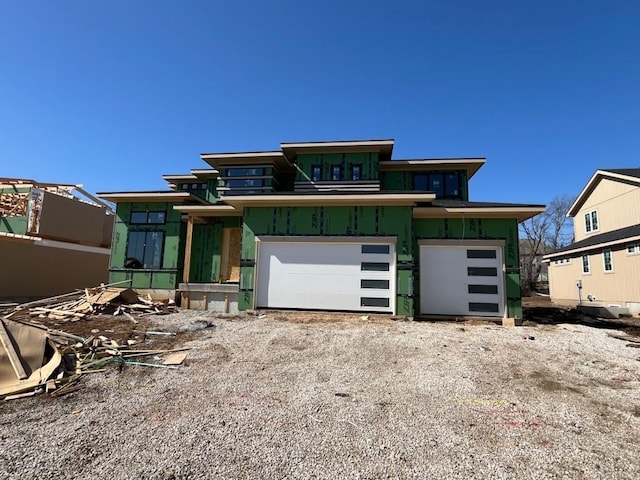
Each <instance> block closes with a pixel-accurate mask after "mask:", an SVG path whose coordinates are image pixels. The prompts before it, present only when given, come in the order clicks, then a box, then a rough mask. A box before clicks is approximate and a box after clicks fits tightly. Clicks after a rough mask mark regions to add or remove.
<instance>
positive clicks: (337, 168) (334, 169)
mask: <svg viewBox="0 0 640 480" xmlns="http://www.w3.org/2000/svg"><path fill="white" fill-rule="evenodd" d="M336 172H338V175H337V177H338V178H336ZM331 181H332V182H340V181H342V165H331Z"/></svg>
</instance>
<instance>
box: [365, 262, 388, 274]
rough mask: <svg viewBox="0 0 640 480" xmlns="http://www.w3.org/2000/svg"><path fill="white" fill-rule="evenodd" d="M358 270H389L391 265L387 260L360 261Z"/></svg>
mask: <svg viewBox="0 0 640 480" xmlns="http://www.w3.org/2000/svg"><path fill="white" fill-rule="evenodd" d="M360 271H362V272H389V271H391V265H390V264H389V262H361V263H360Z"/></svg>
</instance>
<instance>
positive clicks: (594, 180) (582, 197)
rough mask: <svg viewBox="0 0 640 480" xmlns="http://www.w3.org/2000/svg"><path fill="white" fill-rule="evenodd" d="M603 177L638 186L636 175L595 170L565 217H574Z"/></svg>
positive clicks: (639, 183) (638, 181) (639, 180)
mask: <svg viewBox="0 0 640 480" xmlns="http://www.w3.org/2000/svg"><path fill="white" fill-rule="evenodd" d="M603 178H610V179H612V180H620V181H623V182H631V183H635V184H636V185H639V186H640V179H639V178H637V177H633V176H630V175H623V174H621V173H615V172H609V171H608V170H596V173H594V174H593V175H592V176H591V178H590V179H589V181H588V182H587V184H586V185H585V187H584V188H583V189H582V191H581V192H580V194H579V195H578V197H577V198H576V200H575V201H574V202H573V204H572V205H571V207H569V211H568V212H567V217H575V216H576V215H577V213H578V211H579V210H580V208H581V207H582V205H583V204H584V202H586V200H587V198H588V197H589V195H591V193H593V191H594V190H595V188H596V187H597V186H598V183H600V180H602V179H603Z"/></svg>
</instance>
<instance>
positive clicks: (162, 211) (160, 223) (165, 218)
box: [129, 210, 167, 225]
mask: <svg viewBox="0 0 640 480" xmlns="http://www.w3.org/2000/svg"><path fill="white" fill-rule="evenodd" d="M154 213H155V214H162V221H161V222H150V221H149V215H150V214H154ZM136 214H144V216H145V220H144V222H139V221H134V220H133V216H134V215H136ZM166 223H167V211H166V210H132V211H131V213H130V214H129V225H164V224H166Z"/></svg>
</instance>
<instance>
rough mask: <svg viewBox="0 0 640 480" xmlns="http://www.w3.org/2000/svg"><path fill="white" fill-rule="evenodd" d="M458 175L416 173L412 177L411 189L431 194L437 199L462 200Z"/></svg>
mask: <svg viewBox="0 0 640 480" xmlns="http://www.w3.org/2000/svg"><path fill="white" fill-rule="evenodd" d="M460 183H461V178H460V174H459V173H442V172H433V173H417V174H415V175H414V177H413V189H414V190H422V191H428V192H433V193H435V194H436V197H437V198H453V199H460V198H462V188H461V185H460Z"/></svg>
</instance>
